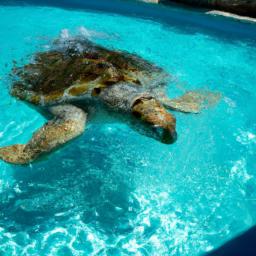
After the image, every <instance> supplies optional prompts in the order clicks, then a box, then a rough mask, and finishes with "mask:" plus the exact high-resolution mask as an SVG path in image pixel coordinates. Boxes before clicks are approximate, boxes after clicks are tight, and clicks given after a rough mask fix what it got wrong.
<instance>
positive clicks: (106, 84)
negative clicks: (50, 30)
mask: <svg viewBox="0 0 256 256" xmlns="http://www.w3.org/2000/svg"><path fill="white" fill-rule="evenodd" d="M13 74H14V75H15V77H16V80H15V81H14V82H13V85H12V87H11V95H13V96H14V97H16V98H18V99H20V100H23V101H25V102H27V103H29V104H30V105H32V106H35V107H36V108H37V109H38V110H39V111H40V112H41V113H47V117H50V121H48V122H47V123H46V124H45V125H43V126H42V127H41V128H39V129H38V130H37V131H36V132H35V133H34V134H33V136H32V138H31V139H30V140H29V141H28V143H27V144H16V145H11V146H6V147H2V148H0V159H2V160H4V161H6V162H9V163H13V164H28V163H30V162H32V161H34V160H35V159H37V158H38V156H40V155H42V154H44V153H47V152H50V151H52V150H54V149H56V148H58V147H59V146H61V145H63V144H65V143H67V142H68V141H70V140H72V139H74V138H75V137H77V136H79V135H80V134H82V133H83V132H84V129H85V124H86V120H87V114H88V109H90V108H88V106H95V104H96V105H97V106H100V108H108V109H110V110H113V111H115V112H119V113H122V116H123V117H125V118H126V119H129V120H133V122H134V121H135V120H137V121H136V122H137V123H138V124H139V123H140V126H141V125H142V126H143V127H144V128H143V129H144V133H145V134H146V135H148V136H151V137H153V138H155V139H157V140H159V141H161V142H163V143H167V144H170V143H173V142H174V141H175V140H176V137H177V135H176V120H175V117H174V116H173V115H172V114H171V113H170V112H168V111H167V110H166V109H165V107H168V108H170V109H172V110H178V111H182V112H192V113H197V112H199V111H200V109H201V107H202V106H203V104H204V103H205V102H206V101H209V100H213V101H215V100H216V99H217V98H218V97H217V96H216V95H215V94H211V93H210V94H205V93H198V92H187V93H186V94H185V95H183V96H181V97H180V98H177V99H172V100H171V99H168V98H167V97H166V96H164V89H165V87H166V84H167V80H168V74H167V73H166V72H165V71H164V70H163V69H162V68H160V67H157V66H156V65H154V64H152V63H151V62H149V61H147V60H144V59H142V58H141V57H139V56H137V55H135V54H130V53H127V52H124V51H118V50H112V49H107V48H105V47H103V46H100V45H97V44H95V43H93V42H92V41H91V40H89V39H88V38H87V39H86V38H81V37H69V38H64V39H58V40H56V41H55V43H54V46H53V47H51V48H50V49H48V50H47V51H42V52H38V53H36V54H35V56H34V58H33V61H32V62H31V63H29V64H26V65H24V66H22V67H16V68H14V70H13ZM164 106H165V107H164Z"/></svg>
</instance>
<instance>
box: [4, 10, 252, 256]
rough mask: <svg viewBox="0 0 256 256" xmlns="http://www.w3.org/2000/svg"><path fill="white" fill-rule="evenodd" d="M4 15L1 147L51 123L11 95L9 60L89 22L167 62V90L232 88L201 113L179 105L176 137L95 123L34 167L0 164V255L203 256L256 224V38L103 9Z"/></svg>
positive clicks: (117, 44) (111, 39) (113, 42)
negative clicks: (166, 141) (162, 139)
mask: <svg viewBox="0 0 256 256" xmlns="http://www.w3.org/2000/svg"><path fill="white" fill-rule="evenodd" d="M0 17H1V18H0V27H1V30H0V47H1V49H0V53H1V58H0V85H1V95H0V106H1V115H0V145H1V146H3V145H8V144H12V143H22V142H25V141H27V140H28V139H29V137H30V136H31V134H32V132H33V131H34V130H35V129H37V128H38V127H40V126H41V125H42V124H43V122H44V121H45V120H44V118H43V117H41V116H40V114H39V113H37V112H36V111H35V110H33V109H31V108H30V107H29V106H27V105H26V104H24V103H23V102H19V101H16V100H15V99H13V98H11V97H10V96H9V95H8V87H9V86H10V82H9V81H8V79H7V75H8V73H9V71H10V69H11V67H12V65H13V64H12V61H13V60H19V61H20V60H21V59H22V58H24V59H25V60H24V61H26V60H27V59H28V58H29V57H28V56H29V55H30V54H31V53H33V52H34V51H36V50H37V49H45V47H47V45H48V42H49V40H52V39H53V38H54V37H56V36H57V35H58V34H59V33H60V31H61V30H62V29H68V30H69V31H70V32H71V33H76V31H77V30H78V29H79V28H80V27H81V26H83V27H85V28H86V29H88V30H89V31H95V34H96V36H95V38H94V40H95V41H97V42H98V43H101V44H103V45H105V46H108V47H114V48H119V49H122V50H128V51H130V52H136V53H137V54H139V55H141V56H143V57H144V58H146V59H149V60H151V61H153V62H155V63H157V64H158V65H160V66H162V67H164V68H165V69H167V70H168V71H169V72H170V73H171V74H172V75H173V77H175V79H174V80H175V82H173V83H172V84H170V85H169V87H168V93H169V96H170V97H173V96H177V95H179V94H181V93H182V92H183V91H184V90H190V89H195V88H202V87H203V88H210V89H212V90H218V91H220V92H221V93H222V95H223V97H222V100H221V102H220V104H219V105H218V106H216V107H215V108H212V109H209V110H206V111H204V112H203V113H202V114H200V115H185V114H181V113H175V115H176V117H177V130H178V134H179V138H178V141H177V142H176V143H175V144H174V145H171V146H170V145H162V144H160V143H158V142H156V141H154V140H151V139H149V138H147V137H143V136H141V135H140V134H138V133H136V132H135V131H133V130H131V129H130V128H129V127H127V126H126V125H124V124H122V123H119V122H118V121H114V122H113V123H107V122H105V123H103V122H94V123H90V124H89V125H88V127H87V130H86V132H85V134H84V135H83V136H82V137H80V138H79V139H77V140H75V141H73V142H72V143H71V144H70V145H69V146H67V147H64V148H63V149H61V150H59V151H57V152H55V153H54V154H53V155H51V156H49V157H47V158H46V159H42V161H40V162H37V163H35V164H31V165H30V166H29V167H19V166H11V165H7V164H5V163H3V162H0V168H1V173H0V193H1V194H0V195H1V201H0V202H1V203H0V209H1V211H0V216H1V218H0V255H89V254H93V255H96V254H97V255H121V254H122V255H133V254H135V253H136V255H198V254H200V253H203V252H205V251H208V250H211V249H212V248H215V247H216V246H218V245H220V244H222V243H223V242H225V241H227V240H229V239H231V238H232V237H234V236H235V235H236V234H237V233H239V232H241V231H243V230H245V229H247V228H249V227H250V226H252V225H253V224H255V206H256V203H255V200H256V197H255V196H256V182H255V169H256V164H255V162H256V161H255V150H256V115H255V111H256V106H255V100H256V92H255V89H254V87H255V81H256V69H255V66H256V47H253V46H252V45H253V44H252V43H250V42H247V41H231V40H230V41H228V40H227V39H225V40H224V39H223V40H222V38H217V37H213V36H210V35H208V34H203V33H201V32H200V28H198V32H197V33H189V32H187V31H181V30H179V29H177V28H176V27H174V26H173V27H171V26H169V27H168V26H164V25H161V24H159V23H157V22H152V21H147V20H140V19H134V18H133V19H132V18H128V17H122V16H118V15H115V16H114V15H110V14H103V13H91V12H76V11H66V10H62V9H54V8H33V7H22V8H21V7H12V8H10V7H0ZM17 21H19V22H17ZM103 21H104V22H103ZM95 34H94V35H95ZM97 35H98V36H97ZM99 35H101V36H99Z"/></svg>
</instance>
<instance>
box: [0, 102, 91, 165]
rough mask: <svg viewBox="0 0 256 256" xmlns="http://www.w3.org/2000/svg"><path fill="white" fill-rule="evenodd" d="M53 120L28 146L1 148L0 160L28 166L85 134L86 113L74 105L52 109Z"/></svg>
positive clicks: (19, 145)
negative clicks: (43, 155) (41, 156)
mask: <svg viewBox="0 0 256 256" xmlns="http://www.w3.org/2000/svg"><path fill="white" fill-rule="evenodd" d="M49 110H50V113H51V114H52V115H53V116H54V118H53V119H52V120H50V121H49V122H47V123H46V124H45V125H44V126H42V127H41V128H39V130H38V131H36V132H35V133H34V134H33V137H32V138H31V140H30V141H29V142H28V143H27V144H24V145H22V144H17V145H12V146H7V147H2V148H0V159H2V160H4V161H6V162H9V163H13V164H28V163H30V162H32V161H34V160H35V159H36V158H38V157H39V156H40V155H42V154H45V153H48V152H50V151H52V150H54V149H56V148H58V147H59V146H61V145H63V144H65V143H67V142H68V141H70V140H72V139H74V138H75V137H77V136H79V135H80V134H82V133H83V131H84V129H85V123H86V116H87V115H86V113H85V112H84V111H83V110H81V109H80V108H77V107H75V106H73V105H58V106H54V107H51V108H50V109H49Z"/></svg>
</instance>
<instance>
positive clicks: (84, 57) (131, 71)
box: [11, 39, 167, 104]
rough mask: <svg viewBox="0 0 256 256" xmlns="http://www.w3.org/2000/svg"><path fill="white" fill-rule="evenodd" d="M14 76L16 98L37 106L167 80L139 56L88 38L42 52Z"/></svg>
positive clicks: (152, 65)
mask: <svg viewBox="0 0 256 256" xmlns="http://www.w3.org/2000/svg"><path fill="white" fill-rule="evenodd" d="M78 46H79V47H78ZM14 74H15V76H16V77H18V79H17V81H16V82H15V83H14V85H13V87H12V90H11V93H12V95H14V96H15V97H17V98H20V99H22V100H25V101H29V102H31V103H33V104H47V103H53V102H58V101H60V100H61V99H64V98H65V97H66V96H70V97H77V96H81V95H84V94H87V93H89V94H90V93H91V91H92V90H93V89H94V88H96V87H101V88H104V87H107V86H109V85H113V84H116V83H119V82H128V83H132V84H134V85H137V86H141V87H147V86H150V84H152V86H153V84H154V82H153V80H155V79H156V78H158V80H162V85H164V84H165V83H164V82H163V81H164V80H165V78H166V77H167V74H166V73H165V72H164V71H163V70H162V69H161V68H159V67H157V66H155V65H154V64H152V63H150V62H148V61H146V60H144V59H142V58H140V57H139V56H137V55H135V54H129V53H127V52H121V51H115V50H110V49H106V48H104V47H102V46H99V45H95V44H94V43H92V42H91V41H89V40H85V39H83V40H81V39H73V40H71V41H70V42H66V47H64V48H61V47H55V48H53V49H51V50H49V51H46V52H39V53H37V54H36V55H35V58H34V61H33V63H29V64H27V65H25V66H23V67H20V68H16V69H14Z"/></svg>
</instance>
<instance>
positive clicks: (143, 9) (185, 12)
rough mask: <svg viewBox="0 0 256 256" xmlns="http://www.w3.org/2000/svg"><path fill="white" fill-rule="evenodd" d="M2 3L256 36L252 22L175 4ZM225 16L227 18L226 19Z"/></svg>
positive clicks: (121, 0) (119, 0) (123, 0)
mask: <svg viewBox="0 0 256 256" xmlns="http://www.w3.org/2000/svg"><path fill="white" fill-rule="evenodd" d="M0 5H14V6H15V5H39V6H57V7H61V8H74V9H87V10H97V11H104V12H110V13H117V14H122V15H126V16H135V17H141V18H146V19H152V20H156V21H159V22H161V23H165V24H171V25H175V26H176V27H180V28H181V30H184V29H185V30H187V32H188V33H197V29H198V26H200V27H201V28H203V29H204V30H205V31H204V32H205V33H208V34H211V35H212V34H215V35H216V33H217V34H218V35H219V34H221V36H223V37H225V36H226V37H227V38H228V39H229V40H230V39H231V38H233V39H235V40H236V39H237V40H240V38H241V37H243V39H246V38H248V39H250V40H251V39H253V40H256V26H255V24H253V23H252V24H248V23H243V22H239V21H236V20H232V19H227V18H225V17H214V16H208V15H205V13H204V11H203V10H199V11H198V10H197V11H195V10H194V9H185V8H182V7H180V6H177V5H176V4H174V5H170V6H164V5H155V4H152V5H151V4H150V5H148V4H147V3H143V2H138V1H133V0H111V1H104V0H93V1H90V0H72V1H71V0H55V1H51V0H37V1H35V0H16V1H11V0H3V1H1V2H0ZM224 20H225V22H223V21H224Z"/></svg>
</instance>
